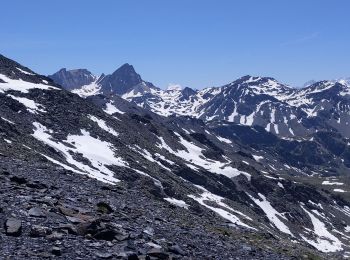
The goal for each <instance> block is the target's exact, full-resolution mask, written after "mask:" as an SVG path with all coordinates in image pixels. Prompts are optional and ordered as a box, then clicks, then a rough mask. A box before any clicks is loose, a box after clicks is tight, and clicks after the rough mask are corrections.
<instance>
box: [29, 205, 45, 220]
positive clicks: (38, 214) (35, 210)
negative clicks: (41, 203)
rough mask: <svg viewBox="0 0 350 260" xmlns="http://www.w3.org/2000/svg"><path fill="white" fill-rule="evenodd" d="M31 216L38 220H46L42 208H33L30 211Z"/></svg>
mask: <svg viewBox="0 0 350 260" xmlns="http://www.w3.org/2000/svg"><path fill="white" fill-rule="evenodd" d="M28 214H29V216H31V217H36V218H46V214H45V212H44V211H43V210H42V209H41V208H37V207H35V208H31V209H30V210H29V211H28Z"/></svg>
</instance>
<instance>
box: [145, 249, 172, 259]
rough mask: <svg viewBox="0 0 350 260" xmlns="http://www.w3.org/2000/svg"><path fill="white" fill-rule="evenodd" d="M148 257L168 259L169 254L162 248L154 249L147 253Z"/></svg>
mask: <svg viewBox="0 0 350 260" xmlns="http://www.w3.org/2000/svg"><path fill="white" fill-rule="evenodd" d="M147 255H149V256H152V257H157V258H159V259H168V258H169V254H167V253H165V252H164V251H163V250H162V249H160V248H152V249H151V250H149V251H148V252H147Z"/></svg>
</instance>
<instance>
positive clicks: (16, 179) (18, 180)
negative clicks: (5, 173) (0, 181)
mask: <svg viewBox="0 0 350 260" xmlns="http://www.w3.org/2000/svg"><path fill="white" fill-rule="evenodd" d="M10 181H12V182H15V183H17V184H19V185H21V184H26V183H27V180H26V179H25V178H23V177H18V176H13V177H11V178H10Z"/></svg>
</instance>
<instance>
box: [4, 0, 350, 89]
mask: <svg viewBox="0 0 350 260" xmlns="http://www.w3.org/2000/svg"><path fill="white" fill-rule="evenodd" d="M1 9H2V11H1V16H0V24H1V26H0V35H1V39H0V53H1V54H3V55H5V56H8V57H10V58H12V59H15V60H17V61H19V62H20V63H22V64H24V65H27V66H28V67H30V68H32V69H33V70H35V71H36V72H38V73H42V74H50V73H53V72H55V71H57V70H58V69H60V68H62V67H66V68H68V69H73V68H87V69H89V70H91V71H92V72H94V73H96V74H99V73H102V72H104V73H111V72H113V71H114V70H115V69H116V68H118V67H119V66H120V65H122V64H123V63H126V62H128V63H130V64H133V65H134V67H135V69H136V70H137V71H138V72H139V73H140V74H141V76H142V77H143V78H144V79H145V80H147V81H151V82H153V83H154V84H155V85H157V86H159V87H162V88H164V87H166V86H167V85H168V84H169V83H177V84H181V85H182V86H189V87H192V88H198V89H200V88H203V87H207V86H220V85H223V84H226V83H228V82H230V81H233V80H234V79H236V78H238V77H240V76H243V75H246V74H250V75H259V76H260V75H261V76H271V77H275V78H276V79H278V80H279V81H281V82H283V83H286V84H290V85H293V86H300V85H302V84H303V83H304V82H306V81H308V80H311V79H316V80H319V79H333V78H339V77H343V76H350V19H349V13H350V11H349V10H350V1H348V0H293V1H287V0H264V1H263V0H237V1H235V0H216V1H214V0H176V1H170V0H147V1H145V0H139V1H136V0H127V1H126V0H125V1H118V0H109V1H108V0H99V1H97V0H95V1H92V0H85V1H83V0H69V1H68V0H60V1H58V0H51V1H47V0H45V1H44V0H35V1H28V0H22V1H20V0H11V1H3V2H2V3H1Z"/></svg>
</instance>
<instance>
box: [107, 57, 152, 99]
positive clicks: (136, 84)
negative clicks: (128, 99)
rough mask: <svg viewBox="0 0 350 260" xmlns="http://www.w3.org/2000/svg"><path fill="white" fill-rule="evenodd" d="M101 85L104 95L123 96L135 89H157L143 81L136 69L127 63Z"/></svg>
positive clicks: (108, 76)
mask: <svg viewBox="0 0 350 260" xmlns="http://www.w3.org/2000/svg"><path fill="white" fill-rule="evenodd" d="M100 84H101V86H102V91H103V93H104V94H107V95H110V94H117V95H123V94H126V93H128V92H130V91H132V90H133V89H139V88H140V87H141V88H142V89H149V88H155V86H154V85H153V84H152V83H149V82H146V81H144V80H142V78H141V76H140V75H139V74H138V73H137V72H136V71H135V69H134V67H133V66H132V65H130V64H128V63H125V64H124V65H122V66H121V67H119V68H118V69H117V70H116V71H114V72H113V73H112V74H110V75H107V76H105V77H104V78H103V79H102V80H101V81H100Z"/></svg>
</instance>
